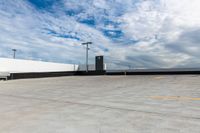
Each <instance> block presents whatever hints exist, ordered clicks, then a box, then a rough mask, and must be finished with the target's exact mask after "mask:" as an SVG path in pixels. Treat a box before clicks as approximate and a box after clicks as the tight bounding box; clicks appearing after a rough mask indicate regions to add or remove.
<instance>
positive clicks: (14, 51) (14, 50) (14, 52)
mask: <svg viewBox="0 0 200 133" xmlns="http://www.w3.org/2000/svg"><path fill="white" fill-rule="evenodd" d="M12 51H13V59H15V54H16V51H17V50H16V49H12Z"/></svg>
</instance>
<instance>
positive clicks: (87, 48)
mask: <svg viewBox="0 0 200 133" xmlns="http://www.w3.org/2000/svg"><path fill="white" fill-rule="evenodd" d="M89 44H92V42H86V43H82V45H86V63H85V65H86V72H88V51H89V50H90V49H89V47H88V45H89Z"/></svg>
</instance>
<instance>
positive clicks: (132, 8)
mask: <svg viewBox="0 0 200 133" xmlns="http://www.w3.org/2000/svg"><path fill="white" fill-rule="evenodd" d="M199 6H200V1H199V0H181V1H180V0H0V57H6V58H12V54H13V53H12V49H17V54H16V57H17V58H20V59H28V60H39V61H49V62H59V63H71V64H84V63H85V47H84V46H82V45H81V43H83V42H88V41H91V42H93V44H92V45H90V51H89V62H90V63H91V64H93V63H94V59H95V58H94V57H95V56H97V55H104V56H105V63H107V66H108V68H109V69H128V68H131V69H133V68H178V67H181V68H194V67H200V58H199V57H200V52H199V51H200V8H199Z"/></svg>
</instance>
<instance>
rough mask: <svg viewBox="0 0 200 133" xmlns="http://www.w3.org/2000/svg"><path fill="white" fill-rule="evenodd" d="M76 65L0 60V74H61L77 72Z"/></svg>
mask: <svg viewBox="0 0 200 133" xmlns="http://www.w3.org/2000/svg"><path fill="white" fill-rule="evenodd" d="M77 70H78V65H73V64H60V63H51V62H42V61H31V60H20V59H8V58H0V72H10V73H26V72H62V71H77Z"/></svg>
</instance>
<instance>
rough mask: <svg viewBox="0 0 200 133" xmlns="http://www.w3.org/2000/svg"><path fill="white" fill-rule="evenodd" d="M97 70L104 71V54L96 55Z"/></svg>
mask: <svg viewBox="0 0 200 133" xmlns="http://www.w3.org/2000/svg"><path fill="white" fill-rule="evenodd" d="M96 71H104V60H103V56H96Z"/></svg>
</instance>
